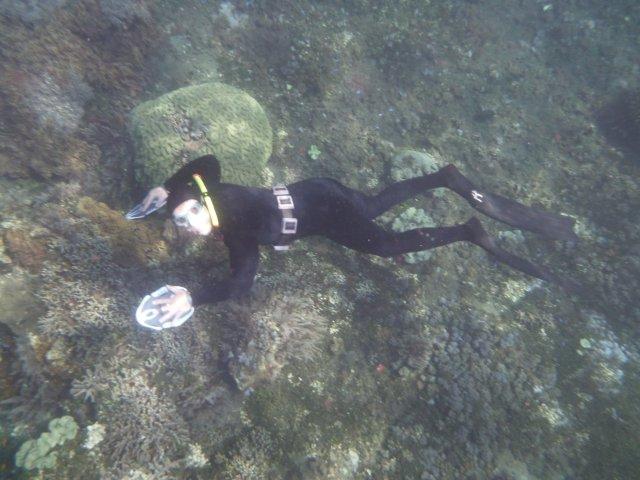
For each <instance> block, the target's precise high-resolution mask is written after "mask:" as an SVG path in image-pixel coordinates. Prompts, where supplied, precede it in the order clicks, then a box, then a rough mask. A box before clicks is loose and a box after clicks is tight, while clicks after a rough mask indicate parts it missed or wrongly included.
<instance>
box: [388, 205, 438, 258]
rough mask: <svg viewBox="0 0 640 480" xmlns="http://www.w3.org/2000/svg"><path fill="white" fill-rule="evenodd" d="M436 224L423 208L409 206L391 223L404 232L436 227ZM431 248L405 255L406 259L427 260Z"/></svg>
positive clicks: (395, 228)
mask: <svg viewBox="0 0 640 480" xmlns="http://www.w3.org/2000/svg"><path fill="white" fill-rule="evenodd" d="M435 226H436V224H435V222H434V221H433V219H432V218H431V217H430V216H429V214H428V213H427V212H425V211H424V210H422V209H421V208H414V207H409V208H407V209H406V210H405V211H404V212H402V213H401V214H400V215H398V216H397V217H396V218H395V219H394V221H393V224H392V225H391V228H393V229H394V230H395V231H396V232H404V231H405V230H410V229H413V228H419V227H431V228H433V227H435ZM432 253H433V252H432V251H431V250H424V251H422V252H412V253H407V254H405V255H404V260H405V262H407V263H411V264H413V263H418V262H426V261H427V260H429V259H430V258H431V254H432Z"/></svg>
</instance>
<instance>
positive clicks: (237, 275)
mask: <svg viewBox="0 0 640 480" xmlns="http://www.w3.org/2000/svg"><path fill="white" fill-rule="evenodd" d="M225 244H226V245H227V247H228V248H229V262H230V265H231V276H230V277H229V278H228V279H227V280H223V281H215V282H213V283H212V284H210V285H207V286H206V287H204V288H201V289H200V290H198V291H197V292H195V293H194V294H192V295H191V298H192V300H193V306H194V307H195V306H197V305H202V304H204V303H216V302H222V301H224V300H228V299H230V298H238V297H240V296H242V295H244V294H245V293H248V292H249V290H250V289H251V286H252V285H253V279H254V277H255V276H256V271H257V270H258V263H259V260H260V253H259V250H258V242H257V241H255V240H254V239H228V238H227V236H225Z"/></svg>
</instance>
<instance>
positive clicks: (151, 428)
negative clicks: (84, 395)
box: [99, 368, 188, 470]
mask: <svg viewBox="0 0 640 480" xmlns="http://www.w3.org/2000/svg"><path fill="white" fill-rule="evenodd" d="M108 381H109V389H108V392H109V396H110V399H109V400H107V401H105V402H103V403H102V405H101V406H100V412H99V416H100V417H101V418H103V419H104V423H105V424H106V425H107V434H106V436H105V439H104V442H103V443H102V444H101V448H102V449H103V451H104V452H105V454H106V455H107V456H108V457H109V459H110V461H111V464H112V465H113V469H115V470H119V469H122V468H125V467H128V466H135V465H140V466H141V465H144V466H155V467H157V468H161V466H162V465H166V464H168V463H171V461H172V460H173V459H175V458H176V457H177V456H178V454H179V453H180V449H181V447H183V446H185V445H186V443H188V442H187V427H186V425H185V423H184V421H183V419H182V417H181V416H180V415H179V413H178V412H177V411H176V409H175V406H174V405H173V404H172V403H171V401H170V400H169V399H168V398H167V397H166V396H164V395H162V394H160V393H159V392H158V391H157V390H156V388H155V387H154V386H152V385H151V382H150V380H149V378H148V376H147V375H146V373H145V371H144V370H143V369H142V368H118V369H117V371H116V372H114V374H113V375H110V376H109V378H108Z"/></svg>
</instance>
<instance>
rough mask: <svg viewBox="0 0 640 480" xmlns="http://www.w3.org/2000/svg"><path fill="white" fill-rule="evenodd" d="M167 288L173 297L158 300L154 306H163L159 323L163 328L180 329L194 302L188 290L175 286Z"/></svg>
mask: <svg viewBox="0 0 640 480" xmlns="http://www.w3.org/2000/svg"><path fill="white" fill-rule="evenodd" d="M167 288H168V289H169V291H170V292H171V293H173V295H171V297H169V298H158V299H157V300H154V301H153V304H154V305H162V306H161V307H160V312H161V313H162V314H163V315H162V317H160V319H159V320H158V321H159V322H160V324H161V325H162V327H163V328H169V327H178V326H180V325H182V323H184V321H185V320H186V318H185V319H184V320H182V321H180V320H181V317H183V316H184V315H185V314H186V313H187V312H188V311H189V310H191V307H192V306H193V302H192V300H191V295H190V294H189V292H188V291H187V290H185V289H183V288H181V287H177V286H173V285H167Z"/></svg>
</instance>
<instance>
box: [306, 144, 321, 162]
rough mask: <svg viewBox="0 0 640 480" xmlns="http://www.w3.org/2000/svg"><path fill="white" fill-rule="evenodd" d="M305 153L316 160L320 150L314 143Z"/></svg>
mask: <svg viewBox="0 0 640 480" xmlns="http://www.w3.org/2000/svg"><path fill="white" fill-rule="evenodd" d="M307 154H308V155H309V158H311V160H317V159H318V158H320V155H321V154H322V152H321V151H320V149H319V148H318V147H317V146H316V145H311V146H310V147H309V151H308V152H307Z"/></svg>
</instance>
